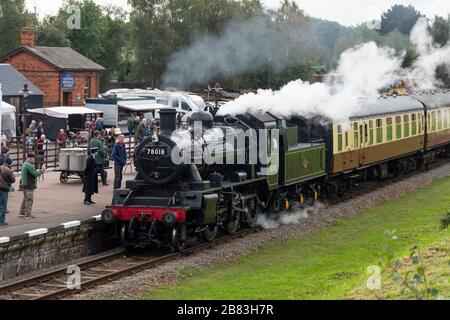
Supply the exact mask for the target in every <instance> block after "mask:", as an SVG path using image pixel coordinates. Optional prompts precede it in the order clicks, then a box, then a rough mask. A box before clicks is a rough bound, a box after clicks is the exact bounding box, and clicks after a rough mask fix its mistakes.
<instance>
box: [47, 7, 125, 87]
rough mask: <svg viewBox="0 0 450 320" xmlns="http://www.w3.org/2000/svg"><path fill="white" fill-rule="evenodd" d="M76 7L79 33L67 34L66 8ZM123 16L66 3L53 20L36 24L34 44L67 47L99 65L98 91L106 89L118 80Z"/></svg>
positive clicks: (118, 12) (112, 10) (116, 10)
mask: <svg viewBox="0 0 450 320" xmlns="http://www.w3.org/2000/svg"><path fill="white" fill-rule="evenodd" d="M70 5H77V6H78V7H79V8H80V13H81V29H79V30H77V29H73V30H69V29H68V27H67V23H66V21H67V19H68V17H69V15H70V14H71V13H70V11H69V10H68V6H70ZM125 20H126V14H125V12H124V11H123V10H122V9H120V8H118V7H114V6H106V7H102V6H100V5H97V4H96V3H95V2H94V1H92V0H69V1H66V2H65V3H64V5H63V7H62V8H61V9H60V10H59V12H58V14H57V15H56V16H52V17H47V18H46V19H44V21H43V22H42V23H41V24H40V27H39V33H38V44H39V45H46V46H70V47H72V49H74V50H76V51H78V52H79V53H81V54H83V55H85V56H86V57H88V58H89V59H91V60H93V61H95V62H97V63H99V64H100V65H103V66H104V67H105V68H106V71H105V72H103V74H102V78H101V79H102V81H101V84H100V87H101V89H102V90H104V89H106V88H108V87H109V84H110V82H111V81H112V80H113V79H114V78H118V77H119V73H121V71H122V70H121V68H122V67H123V65H124V61H123V57H124V56H125V55H124V51H125V50H126V47H127V44H128V41H127V38H126V32H127V28H126V22H125Z"/></svg>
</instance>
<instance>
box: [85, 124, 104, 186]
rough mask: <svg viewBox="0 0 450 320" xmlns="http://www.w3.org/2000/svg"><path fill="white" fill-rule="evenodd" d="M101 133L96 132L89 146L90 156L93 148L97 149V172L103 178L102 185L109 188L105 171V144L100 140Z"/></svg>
mask: <svg viewBox="0 0 450 320" xmlns="http://www.w3.org/2000/svg"><path fill="white" fill-rule="evenodd" d="M99 136H100V132H99V131H95V132H94V137H93V138H92V140H91V141H90V142H89V144H88V154H91V152H92V151H91V150H92V149H93V148H95V149H97V152H96V156H95V163H96V164H97V171H98V172H99V173H100V176H101V178H102V183H103V185H104V186H107V185H108V184H107V183H106V171H105V156H106V152H105V146H104V145H103V142H101V141H100V139H99Z"/></svg>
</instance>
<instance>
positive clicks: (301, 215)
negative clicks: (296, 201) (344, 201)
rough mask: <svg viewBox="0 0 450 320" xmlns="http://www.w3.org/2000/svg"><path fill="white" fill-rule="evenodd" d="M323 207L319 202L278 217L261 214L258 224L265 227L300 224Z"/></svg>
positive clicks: (272, 227)
mask: <svg viewBox="0 0 450 320" xmlns="http://www.w3.org/2000/svg"><path fill="white" fill-rule="evenodd" d="M322 208H323V205H322V204H321V203H317V204H316V205H315V206H314V207H308V208H305V209H297V210H293V211H292V212H283V213H281V214H280V215H279V216H277V217H270V216H268V215H260V216H259V217H258V221H257V224H258V225H259V226H261V227H262V228H264V229H276V228H278V227H279V226H281V225H287V224H299V223H301V222H302V221H304V220H306V219H308V218H309V217H310V216H312V215H314V214H317V213H319V211H320V210H321V209H322Z"/></svg>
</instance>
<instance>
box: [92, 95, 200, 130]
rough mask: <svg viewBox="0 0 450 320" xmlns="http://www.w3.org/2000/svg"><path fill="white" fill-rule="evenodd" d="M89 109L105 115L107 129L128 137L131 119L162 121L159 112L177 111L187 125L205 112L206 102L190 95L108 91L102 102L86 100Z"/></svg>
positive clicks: (101, 98)
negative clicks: (133, 117)
mask: <svg viewBox="0 0 450 320" xmlns="http://www.w3.org/2000/svg"><path fill="white" fill-rule="evenodd" d="M86 107H89V108H93V109H96V110H99V111H101V112H103V123H104V125H105V126H106V127H116V128H120V129H121V131H122V133H128V127H127V120H128V118H129V116H130V115H134V116H136V115H139V116H140V117H146V118H148V119H153V118H156V119H159V113H158V112H157V110H159V109H162V108H167V107H174V108H175V109H176V110H177V112H178V113H180V114H181V121H183V122H187V121H188V119H189V117H190V115H191V114H192V113H193V112H198V111H203V109H204V107H205V102H204V101H203V99H202V98H201V97H200V96H197V95H193V94H189V93H186V92H168V91H160V90H141V89H118V90H117V91H114V90H110V91H108V92H107V93H105V94H103V95H101V97H100V98H99V99H88V100H86Z"/></svg>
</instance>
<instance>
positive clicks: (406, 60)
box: [402, 46, 419, 69]
mask: <svg viewBox="0 0 450 320" xmlns="http://www.w3.org/2000/svg"><path fill="white" fill-rule="evenodd" d="M418 57H419V54H418V53H417V51H416V49H415V48H414V47H412V46H411V47H409V48H408V49H407V50H406V53H405V56H404V57H403V61H402V68H403V69H406V68H410V67H412V65H413V64H414V62H415V61H416V60H417V58H418Z"/></svg>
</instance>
